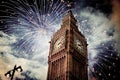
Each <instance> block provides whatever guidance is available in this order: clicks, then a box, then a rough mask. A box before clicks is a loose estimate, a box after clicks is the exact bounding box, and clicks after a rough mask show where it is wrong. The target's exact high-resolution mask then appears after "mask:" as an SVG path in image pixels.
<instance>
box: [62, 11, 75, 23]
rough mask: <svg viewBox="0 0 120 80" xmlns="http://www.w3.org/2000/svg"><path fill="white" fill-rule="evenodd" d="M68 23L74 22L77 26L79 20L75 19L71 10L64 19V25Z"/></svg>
mask: <svg viewBox="0 0 120 80" xmlns="http://www.w3.org/2000/svg"><path fill="white" fill-rule="evenodd" d="M66 21H69V22H70V23H71V22H73V23H75V24H76V22H77V20H76V19H75V17H74V15H73V13H72V11H71V10H69V11H68V12H67V14H66V15H65V17H64V18H63V20H62V22H63V23H64V22H66Z"/></svg>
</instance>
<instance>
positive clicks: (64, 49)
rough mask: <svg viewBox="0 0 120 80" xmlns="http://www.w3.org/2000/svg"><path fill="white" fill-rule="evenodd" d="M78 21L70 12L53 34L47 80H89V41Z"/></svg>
mask: <svg viewBox="0 0 120 80" xmlns="http://www.w3.org/2000/svg"><path fill="white" fill-rule="evenodd" d="M76 23H77V20H76V19H75V17H74V16H73V14H72V11H68V12H67V14H66V16H65V17H64V18H63V20H62V25H61V28H60V29H59V30H58V31H57V32H56V33H55V34H53V37H52V39H51V41H50V51H49V56H48V75H47V80H87V79H88V78H87V62H88V59H87V55H88V54H87V41H86V39H85V37H84V35H82V34H81V32H80V31H79V30H78V26H77V25H76Z"/></svg>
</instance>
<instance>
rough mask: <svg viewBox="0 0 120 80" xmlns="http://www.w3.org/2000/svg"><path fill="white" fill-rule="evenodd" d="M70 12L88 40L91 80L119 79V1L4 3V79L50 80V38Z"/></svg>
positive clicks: (0, 72)
mask: <svg viewBox="0 0 120 80" xmlns="http://www.w3.org/2000/svg"><path fill="white" fill-rule="evenodd" d="M68 10H72V12H73V14H74V16H75V17H76V19H77V22H78V23H77V25H78V27H79V30H80V31H81V33H82V34H83V35H85V37H86V39H87V42H88V60H89V63H88V76H89V80H118V79H120V1H119V0H0V79H2V80H7V78H6V77H5V76H4V74H5V73H6V72H7V71H9V70H11V69H12V68H13V67H14V65H15V64H16V65H17V66H19V65H21V66H22V68H23V72H22V73H19V72H16V73H15V76H14V79H15V80H20V79H24V80H46V77H47V68H48V63H47V58H48V54H49V41H50V39H51V36H52V35H53V34H54V33H55V32H56V31H57V30H58V29H59V28H60V25H61V20H62V18H63V17H64V16H65V14H66V12H67V11H68Z"/></svg>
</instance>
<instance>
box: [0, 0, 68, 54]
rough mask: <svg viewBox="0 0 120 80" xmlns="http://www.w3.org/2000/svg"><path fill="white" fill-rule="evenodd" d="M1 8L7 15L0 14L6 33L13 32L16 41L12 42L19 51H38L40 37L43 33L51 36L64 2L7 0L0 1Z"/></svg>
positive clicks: (64, 4) (64, 5) (62, 10)
mask: <svg viewBox="0 0 120 80" xmlns="http://www.w3.org/2000/svg"><path fill="white" fill-rule="evenodd" d="M1 3H2V5H0V6H1V7H4V8H6V10H5V11H4V10H1V12H4V13H5V14H8V15H7V16H0V18H2V19H1V21H2V22H3V23H4V24H5V25H4V27H3V26H2V27H1V28H0V29H1V30H2V29H3V28H4V31H5V32H6V33H7V34H14V35H15V36H16V37H17V38H18V42H17V43H15V44H13V45H14V48H15V49H16V50H17V51H19V53H21V54H22V52H23V53H27V54H32V53H36V52H37V53H39V51H40V50H39V49H38V47H39V46H41V42H40V41H41V39H42V38H43V35H44V38H45V35H49V36H51V34H52V33H53V32H54V30H55V28H54V27H52V26H54V25H56V24H58V23H57V22H58V21H60V19H61V17H62V16H63V15H64V13H65V11H66V10H65V7H66V3H65V2H63V1H60V0H57V1H55V0H49V1H48V0H30V1H29V2H28V1H27V0H9V1H7V2H6V1H2V2H1ZM21 51H22V52H21Z"/></svg>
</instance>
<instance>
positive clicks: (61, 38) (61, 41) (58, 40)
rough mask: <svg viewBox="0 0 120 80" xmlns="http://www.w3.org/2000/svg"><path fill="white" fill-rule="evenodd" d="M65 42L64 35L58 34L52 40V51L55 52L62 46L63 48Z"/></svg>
mask: <svg viewBox="0 0 120 80" xmlns="http://www.w3.org/2000/svg"><path fill="white" fill-rule="evenodd" d="M65 43H66V39H65V35H60V36H59V37H57V38H56V39H55V40H54V42H53V45H52V50H53V52H56V51H59V50H60V49H62V48H65Z"/></svg>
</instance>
